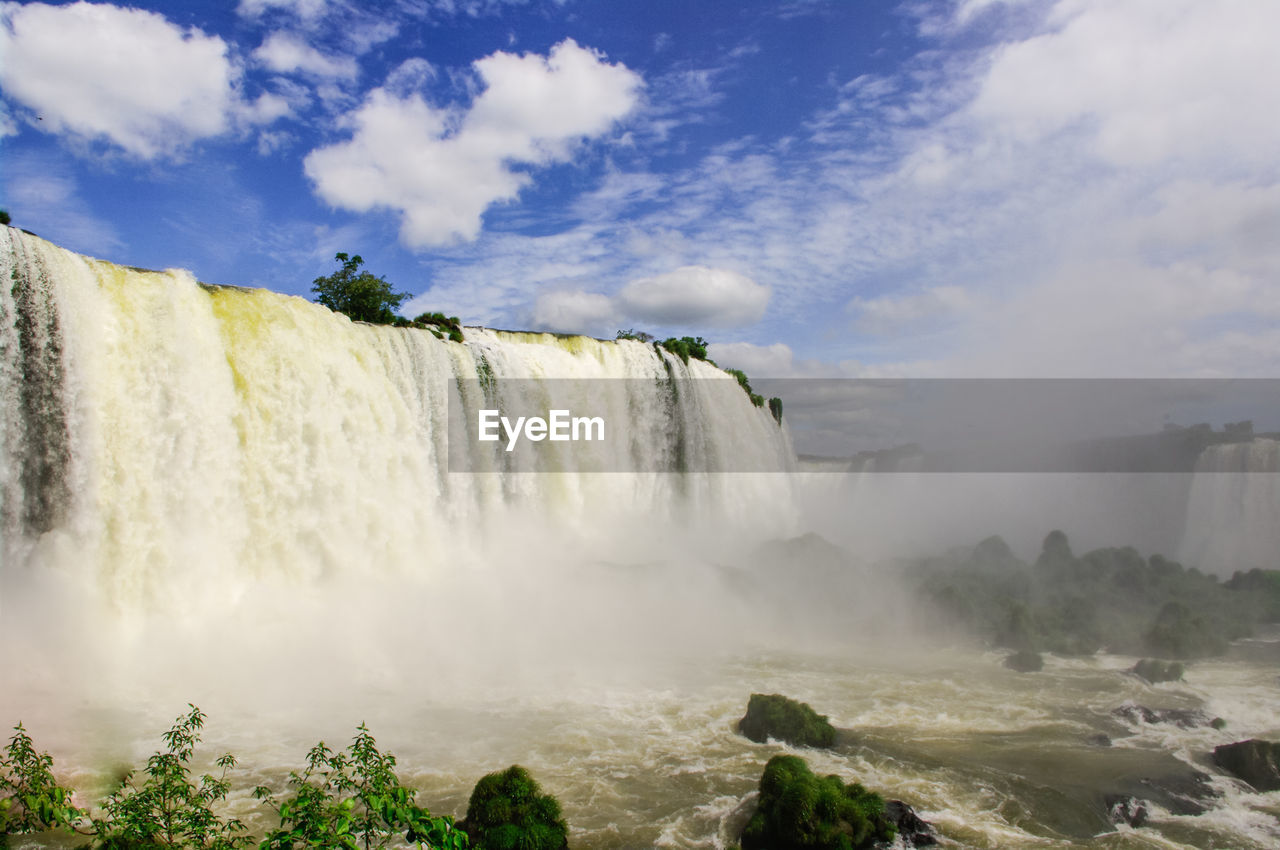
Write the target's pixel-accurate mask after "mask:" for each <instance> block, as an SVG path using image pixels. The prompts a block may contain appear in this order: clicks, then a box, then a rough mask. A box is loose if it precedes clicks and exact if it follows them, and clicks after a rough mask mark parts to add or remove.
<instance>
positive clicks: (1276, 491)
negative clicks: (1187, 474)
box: [1180, 439, 1280, 574]
mask: <svg viewBox="0 0 1280 850" xmlns="http://www.w3.org/2000/svg"><path fill="white" fill-rule="evenodd" d="M1278 471H1280V441H1276V440H1269V439H1254V440H1252V441H1250V442H1244V443H1227V444H1224V445H1217V446H1210V447H1209V448H1207V449H1205V451H1204V453H1203V454H1202V455H1201V456H1200V458H1199V460H1198V461H1197V462H1196V471H1195V475H1194V476H1193V477H1192V480H1191V495H1190V498H1189V500H1188V504H1187V522H1186V530H1185V534H1184V537H1183V543H1182V550H1181V553H1180V555H1181V557H1182V559H1183V560H1184V561H1186V562H1187V563H1189V564H1193V565H1196V566H1199V567H1200V568H1201V569H1204V570H1205V571H1206V572H1214V573H1218V574H1223V573H1229V572H1231V571H1234V570H1247V569H1251V568H1253V567H1261V568H1263V569H1280V474H1276V473H1277V472H1278Z"/></svg>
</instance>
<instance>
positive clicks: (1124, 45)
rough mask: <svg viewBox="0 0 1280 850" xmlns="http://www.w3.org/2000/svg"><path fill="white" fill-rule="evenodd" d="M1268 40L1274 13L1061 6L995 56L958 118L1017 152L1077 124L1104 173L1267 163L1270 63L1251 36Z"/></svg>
mask: <svg viewBox="0 0 1280 850" xmlns="http://www.w3.org/2000/svg"><path fill="white" fill-rule="evenodd" d="M970 5H972V4H970ZM1277 31H1280V5H1277V4H1275V3H1255V2H1252V0H1219V2H1215V3H1203V2H1199V0H1132V2H1127V3H1115V2H1111V0H1062V2H1059V3H1057V4H1056V5H1055V6H1054V8H1053V11H1052V13H1051V15H1050V20H1049V29H1048V31H1046V32H1044V33H1042V34H1040V35H1037V36H1035V37H1033V38H1028V39H1024V40H1021V41H1017V42H1013V43H1010V44H1008V45H1005V46H1004V47H1002V48H1001V49H999V50H998V51H997V52H996V53H995V55H994V61H993V62H992V64H991V67H990V70H989V71H988V73H987V74H986V76H985V78H984V79H983V80H982V85H981V90H980V91H979V93H978V96H977V98H976V99H975V101H974V102H973V104H972V106H971V108H970V112H971V114H972V116H973V117H975V118H977V119H979V120H981V121H983V122H984V123H988V124H989V125H998V126H999V128H1000V130H1001V131H1002V132H1005V133H1010V134H1014V135H1015V136H1016V137H1017V138H1018V139H1019V141H1023V142H1026V143H1035V142H1036V141H1038V140H1039V139H1041V138H1043V137H1045V136H1047V135H1049V134H1051V133H1055V132H1058V131H1061V130H1063V129H1065V128H1069V127H1072V126H1073V125H1080V127H1081V129H1082V130H1084V132H1085V133H1086V134H1087V135H1088V137H1089V138H1090V140H1091V143H1092V151H1093V152H1094V153H1095V154H1096V155H1097V156H1099V157H1100V158H1102V159H1103V160H1105V161H1107V162H1109V163H1113V164H1116V165H1122V166H1131V165H1150V164H1152V163H1155V162H1159V161H1162V160H1170V159H1182V158H1200V157H1203V156H1205V155H1209V156H1211V157H1213V158H1214V159H1215V160H1220V159H1222V158H1224V157H1227V156H1230V157H1232V158H1236V159H1240V158H1244V159H1245V160H1246V161H1247V162H1249V163H1251V164H1257V163H1260V162H1270V161H1273V160H1274V152H1275V150H1276V147H1277V145H1280V122H1277V121H1276V120H1275V118H1274V112H1275V110H1274V109H1270V108H1268V107H1267V106H1266V105H1267V104H1271V103H1273V102H1274V98H1275V95H1274V86H1273V85H1272V83H1271V80H1272V79H1273V76H1272V74H1273V73H1274V72H1276V71H1277V70H1278V69H1277V65H1278V64H1280V63H1278V62H1277V58H1276V55H1275V49H1274V44H1273V40H1272V39H1270V38H1266V37H1259V36H1260V35H1261V34H1263V33H1275V32H1277ZM1267 68H1271V69H1272V70H1271V71H1270V72H1268V71H1267V70H1266V69H1267Z"/></svg>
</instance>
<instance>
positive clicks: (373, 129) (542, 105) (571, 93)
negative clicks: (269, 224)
mask: <svg viewBox="0 0 1280 850" xmlns="http://www.w3.org/2000/svg"><path fill="white" fill-rule="evenodd" d="M474 69H475V72H476V74H477V76H478V77H479V79H480V82H481V83H482V85H483V91H482V92H481V93H480V94H479V95H478V96H477V97H476V98H475V100H474V101H473V102H472V104H471V106H470V108H469V109H467V110H465V111H464V110H460V109H442V108H437V107H435V106H432V105H431V104H429V103H427V101H426V100H424V99H423V98H422V97H421V96H420V95H419V94H416V93H410V94H407V95H402V94H396V93H393V92H391V91H389V90H388V89H386V88H377V89H374V90H373V91H372V92H370V93H369V95H368V97H367V98H366V99H365V102H364V104H363V105H362V106H361V107H360V108H359V109H358V110H357V111H356V112H355V114H354V116H353V117H352V118H351V121H350V126H351V128H352V129H353V135H352V137H351V138H350V139H349V140H347V141H344V142H339V143H337V144H334V145H331V146H328V147H323V148H318V149H316V150H314V151H312V152H311V153H310V154H308V155H307V158H306V161H305V170H306V173H307V176H308V177H309V178H310V179H311V180H312V182H313V183H314V184H315V188H316V192H317V193H318V194H319V195H320V197H321V198H323V199H324V200H325V201H327V202H329V203H330V204H333V205H334V206H337V207H342V208H345V209H349V210H353V211H355V212H366V211H368V210H372V209H375V208H386V209H392V210H396V211H398V212H399V213H400V214H401V216H402V224H401V231H400V236H401V241H403V242H404V244H405V245H407V246H409V247H413V248H421V247H424V246H427V245H441V244H447V243H450V242H455V241H458V240H471V239H475V238H476V236H477V235H478V234H479V232H480V228H481V217H482V216H483V214H484V211H485V210H486V209H487V208H488V207H489V206H490V205H492V204H495V203H503V202H509V201H512V200H514V199H515V198H516V197H517V196H518V195H519V193H520V191H521V189H523V188H524V187H525V186H526V185H527V184H528V183H529V182H530V181H531V180H532V177H531V176H530V175H529V173H528V172H527V171H517V170H515V169H514V168H513V166H516V165H533V166H539V165H548V164H551V163H554V162H563V161H566V160H568V159H569V157H570V155H571V153H572V151H573V148H574V145H575V144H576V143H578V142H579V141H580V140H582V139H588V138H593V137H598V136H601V135H603V134H605V133H606V132H608V131H609V129H610V128H611V127H612V126H613V125H614V123H615V122H617V121H619V120H620V119H622V118H623V117H624V116H626V115H627V114H628V113H629V112H631V110H632V109H633V107H634V106H635V104H636V102H637V99H638V93H639V89H640V87H641V85H642V83H641V80H640V77H639V76H638V75H637V74H635V73H634V72H632V71H631V70H629V69H627V68H626V67H625V66H623V65H621V64H610V63H608V62H606V61H605V60H604V58H603V57H602V56H601V55H600V54H598V53H597V52H595V51H594V50H590V49H587V48H584V47H580V46H578V44H577V43H575V42H574V41H573V40H571V39H566V40H565V41H562V42H560V43H559V44H557V45H555V46H554V47H553V48H552V49H551V52H550V54H549V55H548V56H545V57H544V56H538V55H533V54H526V55H523V56H516V55H514V54H510V53H503V52H499V53H494V54H492V55H490V56H487V57H485V58H483V59H480V60H478V61H476V62H475V63H474Z"/></svg>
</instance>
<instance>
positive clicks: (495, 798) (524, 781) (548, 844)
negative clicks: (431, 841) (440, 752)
mask: <svg viewBox="0 0 1280 850" xmlns="http://www.w3.org/2000/svg"><path fill="white" fill-rule="evenodd" d="M458 826H459V827H460V828H461V829H462V830H463V831H464V832H466V833H467V837H468V838H469V839H470V840H471V846H472V847H475V848H481V850H564V848H566V847H568V846H569V840H568V835H569V827H568V825H567V824H565V821H564V817H563V816H562V815H561V813H560V803H559V801H557V800H556V798H555V797H553V796H551V795H550V794H543V793H542V788H541V787H539V785H538V783H537V782H536V781H535V780H534V778H533V777H532V776H530V775H529V771H527V770H525V769H524V768H523V767H521V766H520V765H518V764H513V765H512V766H511V767H509V768H507V769H506V770H503V771H499V772H497V773H490V774H489V775H488V776H486V777H484V778H483V779H481V780H480V781H479V782H477V783H476V787H475V790H473V791H472V792H471V801H470V802H469V803H468V804H467V817H466V820H464V821H463V822H462V823H460V824H458Z"/></svg>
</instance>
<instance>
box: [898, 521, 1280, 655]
mask: <svg viewBox="0 0 1280 850" xmlns="http://www.w3.org/2000/svg"><path fill="white" fill-rule="evenodd" d="M916 577H917V580H918V581H919V583H920V585H921V587H922V589H923V591H924V593H925V594H926V595H927V596H928V597H929V598H931V599H932V600H933V602H934V603H935V604H936V605H937V606H938V607H939V608H941V609H942V611H943V612H945V613H946V614H947V615H949V617H950V618H951V619H952V620H954V621H955V622H957V623H959V624H961V625H962V626H964V627H966V628H968V629H969V630H971V631H973V632H974V633H976V634H977V635H978V636H979V637H981V638H983V639H984V640H986V641H988V642H990V643H992V644H994V645H996V646H1002V647H1007V648H1009V649H1013V650H1025V651H1029V652H1054V653H1058V654H1064V655H1087V654H1090V653H1093V652H1096V651H1098V650H1100V649H1107V650H1109V651H1111V652H1118V653H1126V654H1131V655H1146V656H1154V657H1156V658H1166V659H1186V658H1199V657H1205V656H1212V655H1218V654H1221V653H1222V652H1223V651H1224V650H1225V649H1226V647H1227V644H1228V643H1229V642H1230V641H1233V640H1237V639H1239V638H1242V637H1246V636H1248V635H1249V634H1250V633H1251V630H1252V627H1253V625H1255V624H1257V623H1264V622H1276V621H1278V620H1280V573H1277V572H1264V571H1253V572H1251V573H1243V574H1237V575H1236V576H1235V577H1233V578H1232V579H1231V580H1230V581H1227V582H1219V581H1218V580H1217V578H1216V577H1214V576H1210V575H1205V574H1204V573H1202V572H1200V571H1199V570H1197V569H1195V568H1190V569H1188V568H1186V567H1183V566H1182V565H1181V564H1179V563H1177V562H1175V561H1170V560H1168V559H1167V558H1164V557H1162V556H1160V555H1152V556H1151V557H1150V558H1143V557H1142V556H1141V555H1140V554H1139V553H1138V551H1137V550H1136V549H1133V548H1132V547H1128V546H1126V547H1122V548H1107V549H1096V550H1094V551H1092V552H1087V553H1085V554H1083V555H1080V556H1076V555H1074V554H1073V553H1072V551H1071V547H1070V545H1069V543H1068V541H1067V537H1066V535H1065V534H1063V533H1062V532H1061V531H1053V532H1051V533H1050V534H1049V535H1048V536H1047V537H1046V538H1045V541H1044V547H1043V550H1042V551H1041V553H1040V556H1039V558H1038V559H1037V560H1036V562H1035V564H1034V565H1032V564H1027V563H1025V562H1023V561H1021V560H1019V559H1018V558H1017V557H1015V556H1014V555H1013V553H1012V552H1011V551H1010V550H1009V547H1008V546H1007V545H1006V544H1005V542H1004V541H1003V540H1001V539H1000V538H999V537H991V538H988V539H986V540H984V541H982V542H981V543H979V544H978V545H977V546H976V547H974V548H973V549H972V550H968V551H964V552H953V553H950V554H948V555H946V556H943V557H941V558H934V559H929V560H925V561H922V562H919V563H917V564H916Z"/></svg>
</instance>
